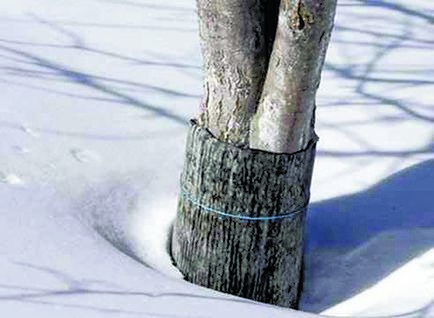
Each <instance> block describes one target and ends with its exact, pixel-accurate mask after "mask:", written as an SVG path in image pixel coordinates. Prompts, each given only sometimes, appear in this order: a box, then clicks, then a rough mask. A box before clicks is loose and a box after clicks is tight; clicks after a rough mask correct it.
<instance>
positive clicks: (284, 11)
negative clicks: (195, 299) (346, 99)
mask: <svg viewBox="0 0 434 318" xmlns="http://www.w3.org/2000/svg"><path fill="white" fill-rule="evenodd" d="M197 7H198V14H199V33H200V39H201V46H202V54H203V60H204V96H203V99H202V103H201V105H200V114H199V116H198V118H197V120H194V121H192V122H191V126H190V130H189V134H188V139H187V149H186V158H185V165H184V169H183V173H182V176H181V189H180V196H179V204H178V213H177V218H176V220H175V225H174V232H173V237H172V247H171V249H172V255H173V259H174V262H175V264H176V265H177V266H178V268H179V270H180V271H181V272H182V273H183V274H184V276H185V279H187V280H188V281H191V282H193V283H196V284H200V285H203V286H206V287H210V288H213V289H216V290H219V291H222V292H227V293H231V294H234V295H238V296H241V297H246V298H251V299H254V300H258V301H262V302H267V303H271V304H276V305H280V306H286V307H296V306H297V301H298V293H299V288H300V284H299V283H300V273H301V267H302V252H303V227H304V220H305V214H306V209H307V204H308V202H309V196H310V182H311V177H312V169H313V162H314V157H315V145H316V142H317V136H316V135H315V132H314V122H315V119H314V117H315V116H314V113H315V95H316V91H317V89H318V86H319V83H320V77H321V69H322V66H323V63H324V58H325V54H326V50H327V46H328V43H329V40H330V35H331V31H332V28H333V20H334V15H335V8H336V0H281V1H280V0H197Z"/></svg>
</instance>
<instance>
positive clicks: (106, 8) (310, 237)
mask: <svg viewBox="0 0 434 318" xmlns="http://www.w3.org/2000/svg"><path fill="white" fill-rule="evenodd" d="M194 6H195V3H194V1H192V0H178V1H176V3H174V4H166V3H162V2H159V1H156V0H141V1H139V0H74V1H71V0H61V1H50V0H40V1H25V0H3V1H1V2H0V92H1V101H0V138H1V140H2V142H0V215H1V218H0V256H1V257H0V317H14V318H15V317H77V316H80V317H91V318H93V317H109V316H112V317H113V316H114V317H131V316H133V317H134V316H137V317H221V316H228V317H232V316H239V317H283V316H285V317H308V316H310V317H314V316H315V315H316V314H323V315H328V316H350V317H386V316H387V317H398V316H399V317H409V318H410V317H411V318H412V317H430V316H431V317H432V316H434V306H433V304H434V289H433V287H434V252H433V251H434V198H433V195H432V193H433V190H434V184H433V181H432V180H434V155H433V149H434V144H433V136H434V128H433V127H434V126H433V122H434V108H433V105H434V94H433V93H432V88H433V84H434V82H433V78H434V76H433V75H434V69H433V66H434V55H433V54H432V52H433V49H434V41H433V38H432V34H434V27H433V22H434V5H433V4H431V3H430V1H422V0H418V1H411V2H408V1H403V0H400V1H391V0H378V1H362V0H353V1H350V0H342V1H340V2H339V7H338V12H337V20H336V28H335V32H334V34H333V38H332V43H331V46H330V49H329V54H328V56H327V61H326V65H325V68H324V72H323V79H322V83H321V87H320V91H319V93H318V101H317V105H318V114H317V123H318V124H317V125H318V127H317V131H318V134H319V136H320V138H321V139H320V142H319V148H318V155H317V160H316V166H315V172H314V178H313V184H312V200H311V202H312V203H311V208H310V212H309V215H308V223H307V246H306V271H305V283H304V292H303V295H302V308H301V309H302V310H303V311H292V310H286V309H281V308H276V307H273V306H269V305H264V304H257V303H254V302H251V301H247V300H244V299H240V298H236V297H232V296H229V295H224V294H221V293H217V292H214V291H211V290H208V289H205V288H201V287H198V286H194V285H191V284H189V283H187V282H184V281H182V280H181V279H180V276H181V275H180V273H179V272H178V271H177V269H176V268H174V267H173V266H172V264H171V262H170V257H169V255H168V253H167V246H166V244H167V240H168V233H169V232H170V227H171V222H172V220H173V217H174V215H175V212H176V198H177V193H178V181H179V174H180V171H181V168H182V164H183V153H184V141H185V139H184V138H185V134H186V128H187V121H188V119H189V118H191V117H193V116H194V114H195V113H196V112H197V110H198V107H199V104H200V98H201V57H200V49H199V44H198V36H197V25H196V16H195V9H194ZM307 312H313V313H314V314H309V313H307Z"/></svg>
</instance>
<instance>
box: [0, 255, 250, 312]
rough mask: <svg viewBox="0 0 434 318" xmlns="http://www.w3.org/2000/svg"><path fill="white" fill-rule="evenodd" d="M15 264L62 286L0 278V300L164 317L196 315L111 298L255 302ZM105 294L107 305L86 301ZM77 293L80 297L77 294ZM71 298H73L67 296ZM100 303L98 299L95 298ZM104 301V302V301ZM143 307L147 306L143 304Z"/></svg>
mask: <svg viewBox="0 0 434 318" xmlns="http://www.w3.org/2000/svg"><path fill="white" fill-rule="evenodd" d="M13 264H14V265H16V266H19V267H22V268H23V270H26V271H36V272H39V273H41V274H44V275H48V276H49V277H50V278H51V279H52V280H53V281H56V282H57V283H59V285H61V286H64V287H62V288H38V287H30V286H29V287H27V286H22V285H12V284H8V283H7V282H6V281H0V288H1V289H2V290H5V291H6V292H4V293H2V294H1V295H0V303H1V302H10V301H13V302H20V303H32V304H38V305H47V306H56V307H64V308H73V309H81V310H86V311H90V312H96V313H99V314H112V315H113V316H114V317H116V316H117V315H119V314H122V315H132V316H150V317H167V318H180V317H196V316H191V315H188V316H186V315H182V314H164V313H161V312H149V311H145V310H143V311H138V310H131V309H130V308H129V306H128V303H126V304H124V305H122V304H120V303H118V302H117V301H113V299H116V300H120V301H122V300H123V299H125V298H132V297H139V298H141V299H142V301H143V303H144V304H145V303H146V302H153V301H160V300H161V299H162V298H163V299H167V301H170V299H177V298H182V299H195V300H196V301H201V300H203V301H205V302H206V301H221V302H223V303H224V302H235V303H249V304H253V305H254V303H253V302H252V301H250V300H244V299H238V298H227V297H219V296H209V295H201V294H194V293H183V292H176V291H174V292H171V291H165V292H153V291H152V292H149V291H131V290H126V289H122V288H120V287H118V286H116V284H113V283H111V282H109V281H102V280H89V279H81V278H77V277H73V276H71V275H69V274H68V273H66V272H63V271H61V270H58V269H54V268H50V267H48V266H46V265H38V264H33V263H29V262H17V261H14V262H13ZM103 296H107V297H110V299H112V300H111V302H110V305H89V299H92V297H95V298H96V299H98V298H100V297H103ZM77 297H79V298H77ZM70 299H72V301H71V300H70ZM97 303H101V301H97ZM103 303H106V302H103ZM145 307H146V306H145ZM197 317H198V316H197Z"/></svg>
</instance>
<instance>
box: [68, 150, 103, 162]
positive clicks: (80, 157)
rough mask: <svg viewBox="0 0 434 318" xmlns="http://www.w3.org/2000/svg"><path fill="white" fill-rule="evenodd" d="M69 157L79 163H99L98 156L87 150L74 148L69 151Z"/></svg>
mask: <svg viewBox="0 0 434 318" xmlns="http://www.w3.org/2000/svg"><path fill="white" fill-rule="evenodd" d="M70 152H71V155H72V156H73V157H74V158H75V159H76V160H77V161H79V162H84V163H86V162H95V161H99V160H100V158H99V156H98V155H97V154H96V153H94V152H92V151H89V150H85V149H79V148H74V149H71V150H70Z"/></svg>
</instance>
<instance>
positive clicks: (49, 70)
mask: <svg viewBox="0 0 434 318" xmlns="http://www.w3.org/2000/svg"><path fill="white" fill-rule="evenodd" d="M25 22H26V23H27V22H28V23H33V24H35V23H36V24H40V25H42V26H43V27H46V28H48V29H50V30H51V31H53V32H56V33H57V34H59V36H60V37H63V38H66V39H67V42H68V43H67V44H64V43H62V44H53V43H38V42H32V41H28V40H20V39H19V38H18V39H5V38H1V39H0V58H1V59H2V60H4V61H5V62H6V63H4V64H3V65H2V66H1V67H0V70H2V71H3V72H5V74H7V75H8V77H6V78H2V79H1V82H2V83H4V84H10V85H15V86H22V87H26V88H29V89H36V90H40V91H44V92H47V93H52V94H57V95H62V96H66V97H70V98H74V99H83V100H93V101H96V102H104V103H113V104H117V105H119V104H120V105H125V106H130V107H137V108H141V109H143V110H145V111H147V112H148V113H150V114H152V115H154V116H157V117H163V118H165V119H168V120H169V121H171V122H173V123H175V124H178V125H185V123H186V122H188V119H187V118H185V117H183V116H182V115H180V114H179V113H178V112H177V111H176V110H172V109H170V108H165V107H160V106H157V105H153V104H152V103H149V102H146V101H143V100H142V99H141V98H138V97H136V96H135V95H136V94H135V93H148V92H149V93H151V94H159V95H160V96H165V97H173V98H178V97H180V98H195V99H196V98H198V97H199V95H197V94H193V93H190V92H188V91H183V90H179V89H171V88H169V87H162V86H158V85H152V84H148V83H142V82H138V81H132V80H129V79H122V78H117V77H111V76H100V75H97V74H94V73H91V72H89V71H82V70H78V69H76V68H74V67H72V66H70V65H68V64H65V63H60V62H57V61H56V60H55V59H53V58H48V57H46V56H44V55H43V54H40V53H37V52H38V49H39V48H49V49H52V50H59V53H60V54H62V53H61V51H62V52H66V51H71V50H72V51H76V52H77V54H86V55H93V56H100V57H101V58H104V59H105V63H109V62H111V61H112V62H115V61H120V62H125V63H128V64H132V65H136V66H137V67H142V66H143V67H146V66H150V67H161V68H166V69H167V68H171V69H176V70H177V71H178V72H181V73H183V74H185V75H187V76H192V77H196V76H197V75H196V73H197V71H198V70H199V69H200V67H199V66H197V65H193V64H188V63H178V62H173V61H171V60H170V58H168V57H164V54H162V55H161V56H159V57H158V59H152V58H149V59H145V58H142V57H135V56H128V55H126V54H123V53H121V52H117V51H115V50H109V49H101V48H97V47H94V46H92V45H90V44H89V43H87V42H86V41H85V40H84V39H83V38H82V36H81V33H78V32H75V31H72V30H71V29H70V28H67V27H65V25H67V26H70V27H74V26H75V27H76V26H77V23H73V22H71V21H69V22H68V21H66V22H62V21H61V22H57V21H51V20H45V19H43V18H41V17H39V16H36V15H29V20H26V21H25ZM78 26H79V27H82V28H83V27H91V26H92V25H88V24H83V25H81V24H79V23H78ZM107 26H109V25H104V27H107ZM96 27H99V26H98V25H97V26H96ZM114 27H117V26H116V25H115V26H114ZM144 28H145V27H144ZM142 72H146V69H142ZM14 78H15V79H16V78H18V79H27V80H28V79H31V80H32V82H31V84H29V83H27V82H23V83H22V82H21V81H18V82H16V81H14V80H13V79H14ZM53 82H57V83H72V84H75V85H78V86H81V87H84V88H87V89H90V92H91V94H89V95H86V94H81V93H75V92H73V91H72V92H71V91H64V90H59V89H56V88H53V87H52V86H53V85H51V84H50V83H53ZM41 83H42V84H41ZM45 83H47V85H45ZM101 94H102V95H101ZM93 95H95V96H93Z"/></svg>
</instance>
